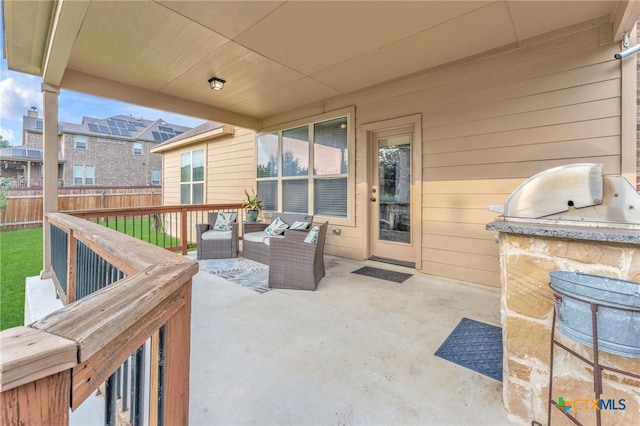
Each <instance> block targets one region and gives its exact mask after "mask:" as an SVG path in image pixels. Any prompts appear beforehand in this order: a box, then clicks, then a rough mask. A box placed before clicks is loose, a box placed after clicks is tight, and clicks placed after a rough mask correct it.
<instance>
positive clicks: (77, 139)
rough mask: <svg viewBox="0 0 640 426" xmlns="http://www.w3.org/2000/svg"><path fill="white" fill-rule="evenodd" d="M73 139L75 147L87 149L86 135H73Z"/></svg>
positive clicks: (87, 140) (87, 139)
mask: <svg viewBox="0 0 640 426" xmlns="http://www.w3.org/2000/svg"><path fill="white" fill-rule="evenodd" d="M73 140H74V142H75V145H74V146H75V148H76V149H83V150H86V149H88V147H89V138H88V137H87V135H75V136H74V138H73ZM79 144H82V145H83V146H80V145H79Z"/></svg>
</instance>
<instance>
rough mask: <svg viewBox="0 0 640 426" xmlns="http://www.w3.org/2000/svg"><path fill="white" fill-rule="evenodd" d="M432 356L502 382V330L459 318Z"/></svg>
mask: <svg viewBox="0 0 640 426" xmlns="http://www.w3.org/2000/svg"><path fill="white" fill-rule="evenodd" d="M435 355H436V356H438V357H440V358H443V359H446V360H447V361H451V362H454V363H456V364H458V365H461V366H463V367H465V368H468V369H470V370H473V371H475V372H478V373H480V374H484V375H485V376H488V377H491V378H492V379H496V380H498V381H500V382H501V381H502V328H500V327H496V326H495V325H491V324H485V323H483V322H479V321H474V320H472V319H469V318H462V320H461V321H460V323H459V324H458V325H457V326H456V328H455V329H453V331H452V332H451V334H449V337H447V339H446V340H445V341H444V343H443V344H442V345H441V346H440V347H439V348H438V350H437V351H436V353H435Z"/></svg>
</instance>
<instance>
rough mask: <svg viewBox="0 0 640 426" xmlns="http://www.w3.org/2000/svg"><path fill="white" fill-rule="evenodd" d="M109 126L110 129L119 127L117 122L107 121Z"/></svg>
mask: <svg viewBox="0 0 640 426" xmlns="http://www.w3.org/2000/svg"><path fill="white" fill-rule="evenodd" d="M107 126H109V127H118V126H117V125H116V122H115V121H113V120H107Z"/></svg>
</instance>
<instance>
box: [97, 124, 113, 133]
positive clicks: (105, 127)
mask: <svg viewBox="0 0 640 426" xmlns="http://www.w3.org/2000/svg"><path fill="white" fill-rule="evenodd" d="M98 127H99V128H100V131H101V132H102V133H111V132H110V131H109V126H103V125H102V124H99V125H98Z"/></svg>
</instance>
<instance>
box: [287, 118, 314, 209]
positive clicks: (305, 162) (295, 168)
mask: <svg viewBox="0 0 640 426" xmlns="http://www.w3.org/2000/svg"><path fill="white" fill-rule="evenodd" d="M308 174H309V126H304V127H298V128H297V129H289V130H285V131H283V132H282V176H306V175H308ZM291 211H293V210H291ZM305 213H306V210H305Z"/></svg>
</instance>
